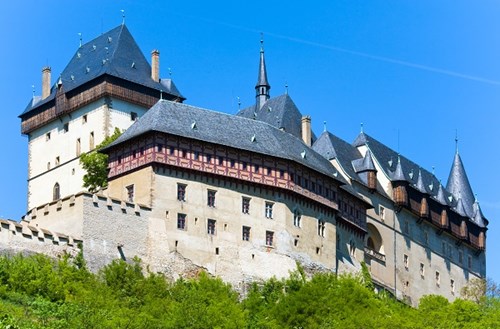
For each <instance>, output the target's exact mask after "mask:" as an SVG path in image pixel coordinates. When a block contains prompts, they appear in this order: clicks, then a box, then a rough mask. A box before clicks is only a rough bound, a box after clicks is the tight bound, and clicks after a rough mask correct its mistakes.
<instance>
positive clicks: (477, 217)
mask: <svg viewBox="0 0 500 329" xmlns="http://www.w3.org/2000/svg"><path fill="white" fill-rule="evenodd" d="M472 210H473V211H474V217H473V218H472V220H473V221H474V223H476V224H477V225H479V226H480V227H486V226H488V220H487V219H486V218H485V217H484V215H483V212H482V211H481V207H480V206H479V202H478V201H477V200H476V201H475V202H474V204H473V205H472Z"/></svg>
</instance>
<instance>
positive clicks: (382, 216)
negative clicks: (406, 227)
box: [378, 206, 385, 221]
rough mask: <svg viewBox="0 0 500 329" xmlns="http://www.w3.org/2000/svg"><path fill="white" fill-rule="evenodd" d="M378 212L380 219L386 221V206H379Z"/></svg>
mask: <svg viewBox="0 0 500 329" xmlns="http://www.w3.org/2000/svg"><path fill="white" fill-rule="evenodd" d="M378 214H379V217H380V220H381V221H385V207H384V206H379V208H378Z"/></svg>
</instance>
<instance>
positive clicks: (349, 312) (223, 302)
mask: <svg viewBox="0 0 500 329" xmlns="http://www.w3.org/2000/svg"><path fill="white" fill-rule="evenodd" d="M0 285H1V286H0V328H148V329H149V328H447V329H448V328H481V329H484V328H500V299H499V298H498V296H489V297H484V296H483V297H481V296H479V295H480V291H481V289H482V288H481V286H480V285H479V288H478V287H477V286H476V287H471V289H469V291H468V296H469V297H470V298H474V297H476V299H477V300H476V301H475V302H474V301H469V300H463V299H458V300H456V301H455V302H453V303H449V302H448V301H447V300H446V299H444V298H443V297H440V296H428V297H425V298H423V299H422V300H421V303H420V306H419V308H418V309H414V308H411V307H408V306H406V305H404V304H402V303H400V302H397V301H395V300H394V299H393V298H391V297H390V296H389V295H388V294H383V293H381V294H375V293H374V292H373V288H372V286H371V281H370V278H369V275H367V274H366V271H365V275H360V276H359V277H353V276H341V277H338V278H337V277H335V275H333V274H318V275H316V276H314V277H313V278H312V279H310V280H305V279H304V275H303V273H302V272H301V269H300V268H299V269H298V270H297V271H296V272H294V273H291V274H290V277H289V278H288V279H286V280H276V279H271V280H269V281H267V282H265V283H263V284H262V285H254V286H253V287H252V288H251V289H250V290H249V291H248V293H247V297H246V298H245V299H243V300H240V299H239V296H238V294H237V293H235V292H234V291H233V290H232V289H231V287H230V286H229V285H227V284H225V283H223V282H222V281H221V280H220V279H216V278H211V277H209V276H208V275H207V274H205V273H201V274H200V275H199V276H198V277H197V278H195V279H181V280H178V281H176V282H175V283H169V282H167V280H165V278H164V277H163V276H161V275H158V274H154V273H148V274H146V275H144V274H143V272H142V271H141V264H140V261H139V260H135V261H134V262H133V263H132V264H128V263H125V262H123V261H115V262H113V263H112V264H110V265H109V266H107V267H106V268H104V269H102V270H101V272H99V273H98V274H93V273H90V272H89V271H88V270H87V269H86V267H85V264H84V261H83V258H82V257H81V255H80V256H78V257H76V258H75V259H70V258H69V257H63V258H62V259H60V260H58V261H54V260H52V259H50V258H48V257H46V256H42V255H35V256H29V257H24V256H14V257H0ZM475 288H477V291H476V290H475Z"/></svg>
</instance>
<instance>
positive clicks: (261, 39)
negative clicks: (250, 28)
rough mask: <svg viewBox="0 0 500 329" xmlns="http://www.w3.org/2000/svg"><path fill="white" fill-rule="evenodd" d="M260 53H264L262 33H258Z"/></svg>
mask: <svg viewBox="0 0 500 329" xmlns="http://www.w3.org/2000/svg"><path fill="white" fill-rule="evenodd" d="M260 52H261V53H263V52H264V33H262V32H260Z"/></svg>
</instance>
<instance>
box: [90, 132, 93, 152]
mask: <svg viewBox="0 0 500 329" xmlns="http://www.w3.org/2000/svg"><path fill="white" fill-rule="evenodd" d="M89 148H90V149H91V150H93V149H94V132H93V131H91V132H90V137H89Z"/></svg>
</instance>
